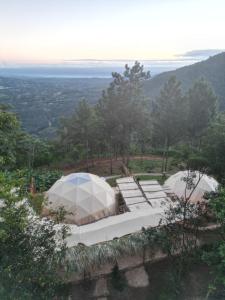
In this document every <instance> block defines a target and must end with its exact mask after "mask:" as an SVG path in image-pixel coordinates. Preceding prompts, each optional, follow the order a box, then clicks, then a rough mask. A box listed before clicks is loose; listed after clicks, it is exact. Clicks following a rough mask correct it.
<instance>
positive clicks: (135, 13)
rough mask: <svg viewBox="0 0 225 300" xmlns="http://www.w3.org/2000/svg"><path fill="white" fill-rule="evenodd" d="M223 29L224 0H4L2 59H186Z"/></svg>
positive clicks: (217, 40) (222, 37)
mask: <svg viewBox="0 0 225 300" xmlns="http://www.w3.org/2000/svg"><path fill="white" fill-rule="evenodd" d="M224 28H225V1H224V0H7V1H6V0H0V45H1V47H0V61H1V62H5V63H10V62H25V63H26V62H29V63H41V62H46V63H56V62H67V61H74V60H90V59H93V60H120V59H121V60H125V59H127V60H136V59H137V60H156V59H157V60H158V59H162V60H167V59H168V60H171V59H172V60H173V59H179V58H182V59H188V58H189V57H192V58H194V57H199V56H201V55H203V54H205V55H206V54H207V53H214V52H215V51H214V50H216V51H217V50H218V49H219V50H220V49H221V50H222V49H225V30H224ZM210 49H211V50H210ZM196 50H197V51H196ZM212 50H213V51H214V52H212ZM204 51H205V52H204ZM207 51H208V52H207ZM209 51H211V52H209ZM207 55H208V54H207Z"/></svg>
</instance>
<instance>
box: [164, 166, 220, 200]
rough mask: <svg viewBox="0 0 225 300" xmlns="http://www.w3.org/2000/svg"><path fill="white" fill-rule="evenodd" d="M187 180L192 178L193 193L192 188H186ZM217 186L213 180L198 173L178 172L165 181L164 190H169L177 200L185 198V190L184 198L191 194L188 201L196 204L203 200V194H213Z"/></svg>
mask: <svg viewBox="0 0 225 300" xmlns="http://www.w3.org/2000/svg"><path fill="white" fill-rule="evenodd" d="M187 178H193V181H192V182H193V185H194V186H196V188H195V190H194V192H193V193H192V191H193V186H188V184H187V183H186V179H187ZM218 185H219V184H218V182H217V181H216V180H215V179H214V178H212V177H210V176H208V175H206V174H202V173H200V172H198V171H192V172H190V171H180V172H177V173H176V174H174V175H172V176H170V177H169V178H168V179H167V180H166V181H165V183H164V188H165V189H166V188H167V189H168V188H169V190H170V191H171V192H172V193H174V194H175V195H177V196H178V197H179V198H182V197H183V198H184V197H185V189H186V197H187V198H188V197H189V196H190V195H191V193H192V195H191V197H190V199H189V200H190V201H191V202H193V203H196V202H199V201H202V200H203V199H204V194H205V193H209V192H215V191H216V190H217V188H218Z"/></svg>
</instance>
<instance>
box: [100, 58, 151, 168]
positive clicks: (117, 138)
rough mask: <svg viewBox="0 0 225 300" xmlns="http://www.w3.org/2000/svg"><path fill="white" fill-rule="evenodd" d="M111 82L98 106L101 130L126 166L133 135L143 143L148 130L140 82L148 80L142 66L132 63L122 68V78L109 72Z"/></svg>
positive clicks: (106, 140)
mask: <svg viewBox="0 0 225 300" xmlns="http://www.w3.org/2000/svg"><path fill="white" fill-rule="evenodd" d="M112 77H113V81H112V82H111V84H110V86H109V88H108V89H107V90H106V91H103V93H102V97H101V99H100V100H99V102H98V103H97V113H98V116H99V122H100V129H102V136H103V138H104V140H105V143H106V144H107V145H108V147H109V151H111V152H112V151H113V150H114V151H117V153H119V154H120V155H122V156H123V157H125V163H126V164H127V162H128V161H126V159H127V156H129V151H130V147H131V143H132V141H133V139H134V138H135V136H136V135H138V136H139V142H141V143H142V146H143V143H145V138H146V134H145V133H144V130H143V129H144V128H148V119H149V117H148V110H147V109H146V108H147V107H146V101H145V97H144V94H143V89H142V83H143V82H144V81H145V80H147V79H149V78H150V73H149V72H144V67H143V65H140V63H139V62H135V64H134V66H133V67H131V68H130V67H128V65H126V66H125V71H124V73H123V74H122V75H121V74H119V73H112Z"/></svg>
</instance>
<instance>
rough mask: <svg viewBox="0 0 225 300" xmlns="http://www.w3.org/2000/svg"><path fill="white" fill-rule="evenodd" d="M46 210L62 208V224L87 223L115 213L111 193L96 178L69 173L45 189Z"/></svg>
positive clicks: (108, 188) (114, 203)
mask: <svg viewBox="0 0 225 300" xmlns="http://www.w3.org/2000/svg"><path fill="white" fill-rule="evenodd" d="M46 194H47V198H48V209H52V210H57V209H58V208H60V207H64V209H65V211H66V216H65V221H66V222H68V223H74V224H77V225H83V224H87V223H90V222H93V221H96V220H99V219H101V218H103V217H107V216H109V215H113V214H115V210H116V202H115V193H114V190H113V189H112V188H111V187H110V185H109V184H108V183H107V182H106V181H105V180H103V179H101V178H100V177H98V176H96V175H93V174H89V173H73V174H70V175H67V176H63V177H62V178H60V179H59V180H57V181H56V182H55V183H54V185H53V186H52V187H51V188H50V189H49V190H48V192H47V193H46Z"/></svg>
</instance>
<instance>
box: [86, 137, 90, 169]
mask: <svg viewBox="0 0 225 300" xmlns="http://www.w3.org/2000/svg"><path fill="white" fill-rule="evenodd" d="M86 169H87V172H89V163H88V140H87V141H86Z"/></svg>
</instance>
